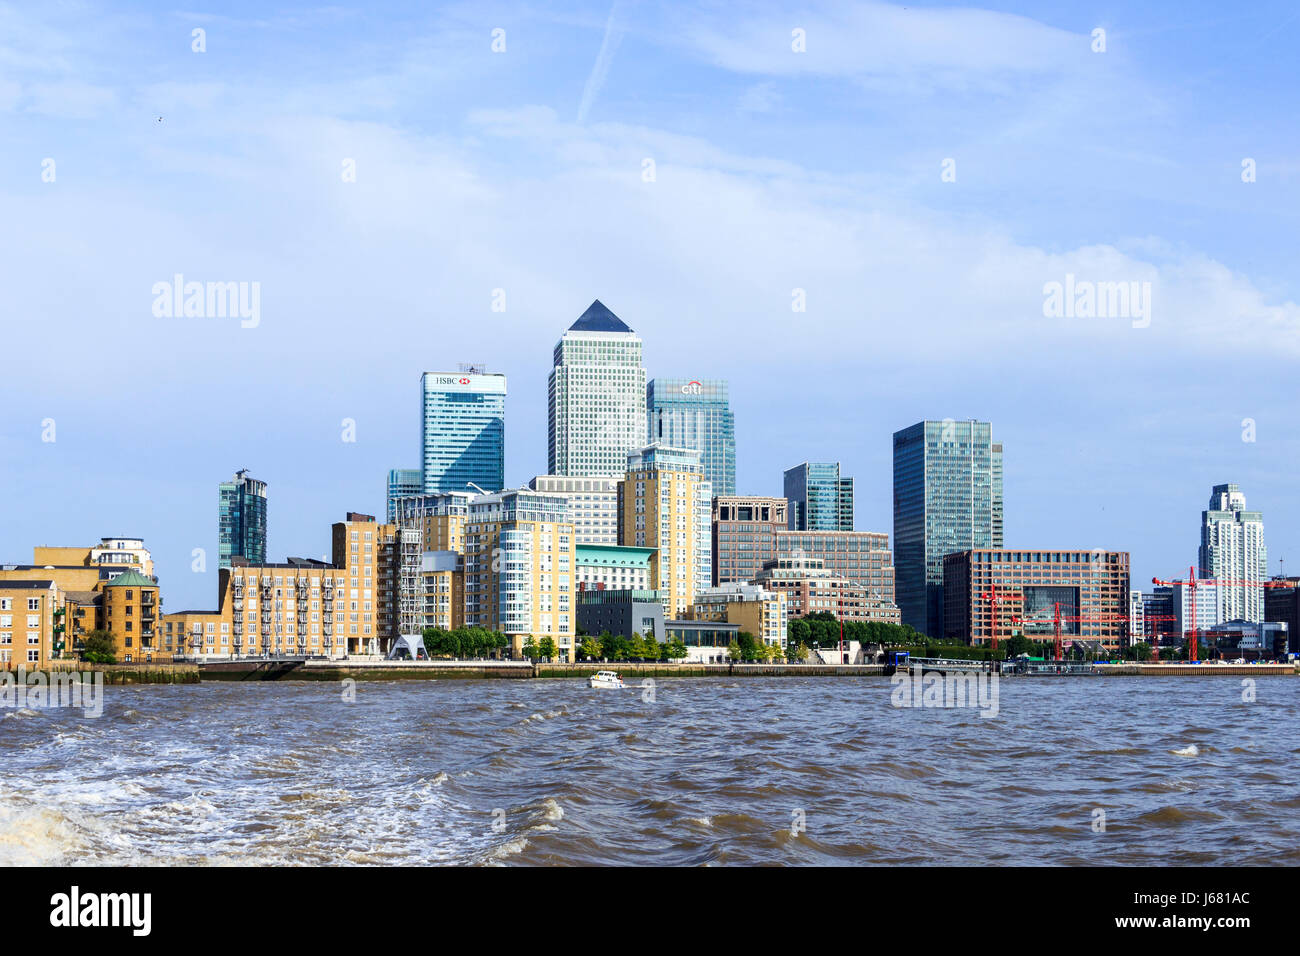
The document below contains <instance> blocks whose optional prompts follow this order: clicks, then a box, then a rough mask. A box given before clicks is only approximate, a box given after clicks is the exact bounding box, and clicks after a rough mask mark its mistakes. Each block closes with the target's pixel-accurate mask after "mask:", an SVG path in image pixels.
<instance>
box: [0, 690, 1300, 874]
mask: <svg viewBox="0 0 1300 956" xmlns="http://www.w3.org/2000/svg"><path fill="white" fill-rule="evenodd" d="M1255 684H1256V686H1255V692H1254V696H1255V699H1254V701H1252V702H1245V701H1244V700H1243V688H1242V683H1241V680H1239V679H1237V678H1225V677H1206V678H1196V677H1191V678H1170V677H1163V678H1162V677H1151V678H1144V677H1130V678H1087V677H1074V678H1032V677H1030V678H1024V677H1022V678H1009V679H1003V680H1002V681H1001V683H1000V685H999V701H998V713H997V715H996V716H995V717H992V718H983V717H981V716H980V714H979V711H978V710H976V709H972V708H969V707H967V708H934V707H930V708H904V707H896V706H893V705H892V704H891V685H890V682H889V680H887V679H885V678H880V677H876V678H766V679H765V678H742V679H732V678H698V679H689V678H688V679H663V680H659V681H657V683H656V684H655V687H654V693H653V700H647V699H646V697H647V696H648V695H646V694H645V693H644V691H643V689H642V688H641V687H640V686H635V687H630V688H628V689H625V690H591V689H588V688H587V687H586V684H585V682H580V681H577V680H478V681H461V680H430V681H406V682H376V683H361V684H357V685H356V686H355V700H353V701H348V700H345V699H344V696H345V695H344V688H343V687H342V686H341V685H340V684H336V683H306V682H304V683H296V682H293V683H288V682H286V683H243V684H228V683H209V684H201V685H192V686H136V687H108V688H105V691H104V693H105V696H106V701H105V707H104V713H103V715H102V716H100V717H98V718H88V717H85V716H83V715H81V714H80V713H79V712H76V711H68V710H32V709H13V708H10V709H7V710H3V709H0V767H2V768H3V775H2V776H0V865H15V864H18V865H24V864H54V865H78V864H98V863H117V864H136V863H139V864H155V865H167V864H195V863H211V864H256V865H286V864H290V865H292V864H297V865H349V864H380V865H390V864H429V863H456V864H508V865H546V864H651V865H700V864H715V865H727V864H731V865H736V864H740V865H750V864H795V865H806V864H835V865H843V864H918V865H931V864H935V865H937V864H976V865H980V864H1050V865H1069V864H1100V865H1131V864H1161V865H1170V864H1174V865H1177V864H1199V865H1209V864H1245V865H1251V864H1269V865H1293V866H1294V865H1296V864H1300V740H1298V739H1297V734H1296V726H1297V721H1296V717H1297V714H1298V713H1300V679H1296V678H1292V677H1261V678H1257V679H1256V682H1255ZM1099 813H1100V814H1103V815H1104V816H1099V815H1098V814H1099Z"/></svg>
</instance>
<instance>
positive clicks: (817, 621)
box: [786, 611, 937, 647]
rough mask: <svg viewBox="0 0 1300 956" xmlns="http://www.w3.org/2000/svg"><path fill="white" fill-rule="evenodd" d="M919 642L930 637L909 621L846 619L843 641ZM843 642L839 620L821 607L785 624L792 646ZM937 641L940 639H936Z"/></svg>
mask: <svg viewBox="0 0 1300 956" xmlns="http://www.w3.org/2000/svg"><path fill="white" fill-rule="evenodd" d="M849 641H857V642H858V643H859V644H881V645H919V644H926V643H929V642H930V639H929V638H928V637H926V636H925V635H924V634H922V633H921V632H920V631H918V630H916V629H915V628H912V627H908V626H907V625H906V624H888V623H886V622H884V621H845V622H844V643H845V644H847V643H848V642H849ZM839 642H840V622H839V621H838V619H836V617H835V615H834V614H832V613H830V612H829V611H818V612H816V613H814V614H809V615H808V616H807V617H800V618H795V619H794V620H793V621H791V622H790V623H789V624H788V625H787V626H786V643H787V644H789V645H790V646H792V647H793V646H800V645H801V646H803V647H834V646H835V645H837V644H838V643H839ZM935 643H937V642H935Z"/></svg>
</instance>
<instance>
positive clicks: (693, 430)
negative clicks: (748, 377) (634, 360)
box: [646, 378, 736, 495]
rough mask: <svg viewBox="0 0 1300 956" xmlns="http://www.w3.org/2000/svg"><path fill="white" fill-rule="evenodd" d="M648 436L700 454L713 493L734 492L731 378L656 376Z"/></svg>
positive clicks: (649, 406)
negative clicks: (729, 400) (728, 397)
mask: <svg viewBox="0 0 1300 956" xmlns="http://www.w3.org/2000/svg"><path fill="white" fill-rule="evenodd" d="M646 414H647V416H648V421H647V425H648V431H649V436H650V437H649V441H650V442H659V443H661V444H663V445H668V446H670V447H673V448H693V449H695V450H696V451H698V452H699V453H700V464H702V465H703V466H704V477H705V478H706V479H708V481H709V483H710V484H711V485H712V486H713V493H714V494H715V495H734V494H735V493H736V421H735V418H734V417H733V416H732V414H731V406H730V403H729V402H728V400H727V383H726V382H723V381H718V380H714V379H703V380H700V379H693V378H656V379H653V380H651V382H650V384H649V385H647V386H646Z"/></svg>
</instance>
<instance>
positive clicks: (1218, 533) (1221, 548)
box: [1199, 485, 1268, 624]
mask: <svg viewBox="0 0 1300 956" xmlns="http://www.w3.org/2000/svg"><path fill="white" fill-rule="evenodd" d="M1199 558H1200V566H1201V573H1202V574H1203V575H1205V576H1206V577H1208V578H1213V579H1214V580H1216V581H1218V582H1219V584H1218V586H1217V587H1216V588H1215V589H1214V590H1215V591H1216V592H1217V594H1218V611H1217V613H1216V617H1217V620H1215V621H1214V623H1215V624H1222V623H1223V622H1224V621H1262V620H1264V589H1263V587H1262V585H1263V583H1264V581H1266V580H1267V578H1268V549H1267V548H1265V547H1264V516H1263V514H1262V513H1261V512H1259V511H1247V510H1246V496H1245V495H1243V494H1242V493H1241V491H1240V490H1239V489H1238V488H1237V486H1236V485H1215V486H1214V490H1213V491H1212V492H1211V493H1210V507H1209V510H1208V511H1202V512H1201V549H1200V554H1199Z"/></svg>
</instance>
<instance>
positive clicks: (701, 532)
mask: <svg viewBox="0 0 1300 956" xmlns="http://www.w3.org/2000/svg"><path fill="white" fill-rule="evenodd" d="M626 468H627V474H626V475H625V476H624V478H623V480H622V481H620V482H619V485H618V503H619V510H618V520H619V526H618V540H619V544H622V545H629V546H632V547H637V548H656V549H657V550H656V551H655V553H654V554H653V555H652V556H651V558H650V588H651V589H652V590H656V591H659V592H660V593H661V595H662V599H663V604H664V614H665V616H666V617H667V618H669V619H670V620H674V619H680V618H685V617H687V616H688V614H689V611H690V608H691V606H692V603H693V601H694V598H695V594H696V591H697V590H699V589H701V588H704V587H707V586H709V584H710V582H711V581H712V580H713V549H712V545H711V537H712V534H711V530H710V526H711V515H712V507H711V503H712V500H713V491H712V489H711V487H710V486H709V483H708V482H707V481H706V480H705V479H704V468H703V466H701V465H700V453H699V452H698V451H696V450H694V449H688V448H669V447H666V446H663V445H655V444H651V445H647V446H646V447H644V448H642V449H641V450H640V451H637V452H634V453H632V454H630V455H628V456H627V465H626Z"/></svg>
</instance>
